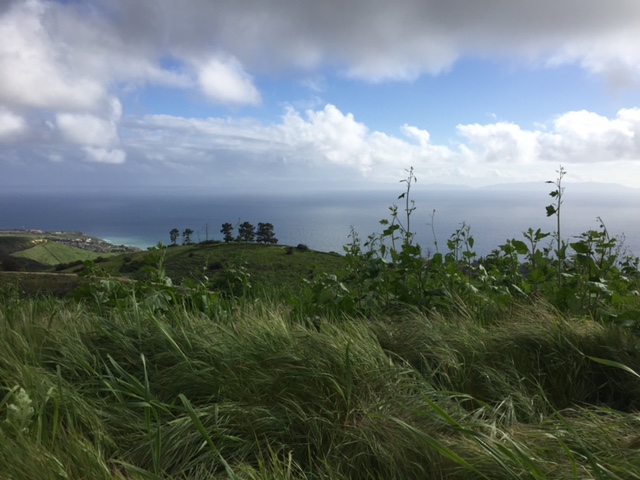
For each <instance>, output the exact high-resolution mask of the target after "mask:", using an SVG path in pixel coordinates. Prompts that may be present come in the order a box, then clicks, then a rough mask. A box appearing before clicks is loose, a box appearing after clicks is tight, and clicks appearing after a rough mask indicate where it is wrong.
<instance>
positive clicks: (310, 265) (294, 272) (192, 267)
mask: <svg viewBox="0 0 640 480" xmlns="http://www.w3.org/2000/svg"><path fill="white" fill-rule="evenodd" d="M288 251H289V252H292V253H287V252H288ZM164 253H165V261H164V267H165V268H166V271H167V274H168V275H169V276H170V277H171V279H172V280H173V281H174V283H176V284H180V283H182V282H183V280H184V279H196V280H197V279H203V278H204V276H206V277H208V278H209V280H211V281H214V282H215V281H216V280H217V279H220V278H221V277H222V276H223V275H225V273H228V272H229V271H230V270H232V269H238V268H242V269H244V270H246V272H247V273H248V274H249V275H250V281H251V283H252V284H254V285H255V286H260V285H261V286H268V287H273V286H278V287H281V288H284V289H288V288H296V287H298V286H299V285H300V283H301V280H302V279H305V278H307V279H309V278H313V276H314V275H317V274H318V273H321V272H325V273H330V272H337V271H339V270H341V269H342V268H343V266H344V257H342V256H340V255H337V254H331V253H324V252H316V251H313V250H309V251H301V250H298V249H296V248H291V247H286V246H282V245H257V244H237V243H229V244H225V243H220V244H211V245H190V246H179V247H172V248H166V249H164ZM152 257H153V254H152V253H151V252H139V253H135V254H128V255H119V256H115V257H112V258H110V259H108V260H107V261H105V262H104V263H100V265H99V266H100V268H102V269H104V270H105V271H107V272H108V273H110V274H112V275H127V276H131V277H133V278H139V279H140V278H144V275H145V274H144V272H143V271H142V268H143V267H144V266H145V265H147V264H149V263H151V264H153V260H152Z"/></svg>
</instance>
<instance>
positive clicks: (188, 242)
mask: <svg viewBox="0 0 640 480" xmlns="http://www.w3.org/2000/svg"><path fill="white" fill-rule="evenodd" d="M191 235H193V230H191V229H190V228H185V229H184V232H182V236H183V237H184V240H183V241H182V244H183V245H191Z"/></svg>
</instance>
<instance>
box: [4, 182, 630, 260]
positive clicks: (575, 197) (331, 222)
mask: <svg viewBox="0 0 640 480" xmlns="http://www.w3.org/2000/svg"><path fill="white" fill-rule="evenodd" d="M571 188H573V187H571ZM549 190H550V188H549V186H548V185H542V186H540V187H535V188H531V187H527V188H515V189H513V188H512V189H504V188H503V189H442V188H440V189H438V188H429V187H426V188H425V189H424V190H419V189H417V188H414V191H413V192H412V196H413V198H414V199H415V206H416V210H415V211H414V213H413V215H412V217H411V228H412V230H414V231H416V232H417V239H418V241H419V243H421V244H422V245H423V247H424V248H425V250H427V251H429V252H431V253H433V252H435V243H434V233H435V239H437V241H438V244H439V249H440V251H446V240H447V239H448V238H449V236H450V235H451V234H453V233H454V232H455V231H456V229H458V228H460V227H461V226H462V223H463V222H465V223H466V224H467V225H470V227H471V234H472V235H473V236H474V239H475V250H476V252H477V253H478V254H479V255H486V254H487V253H489V252H490V251H491V250H493V249H494V248H497V247H498V246H499V245H500V244H502V243H504V241H505V240H506V239H508V238H522V231H523V230H526V229H527V228H529V227H532V228H534V229H535V228H538V227H540V228H542V230H543V231H549V232H552V231H554V230H555V219H554V218H547V217H546V215H545V208H544V207H545V205H548V204H549V203H551V201H552V199H551V198H550V197H549V196H548V191H549ZM398 193H400V192H389V191H386V192H385V191H376V192H373V191H366V192H332V193H308V194H295V195H293V194H291V195H284V194H280V195H276V194H269V195H267V194H258V193H253V194H242V195H241V194H216V193H215V192H206V191H193V190H186V189H183V190H179V189H167V190H155V191H138V192H134V191H126V190H123V191H115V192H114V191H110V192H107V191H93V192H66V193H46V192H41V191H26V190H15V191H4V192H0V229H8V228H20V229H31V228H34V229H41V230H46V231H59V230H67V231H81V232H84V233H86V234H88V235H92V236H95V237H99V238H103V239H105V240H108V241H110V242H112V243H114V244H125V245H132V246H136V247H139V248H142V249H145V248H147V247H150V246H153V245H156V244H157V243H158V242H163V243H164V244H167V243H169V231H170V230H171V229H173V228H178V229H179V230H180V231H181V232H182V231H183V230H184V229H185V228H191V229H192V230H194V232H195V233H194V235H193V236H192V240H194V241H202V240H206V239H221V238H222V235H221V233H220V227H221V225H222V223H224V222H230V223H232V224H234V225H236V224H237V223H238V221H245V220H246V221H249V222H251V223H253V224H254V225H257V223H258V222H270V223H272V224H273V225H274V227H275V228H274V229H275V233H276V237H277V238H278V239H279V243H280V244H285V245H297V244H299V243H304V244H306V245H308V246H309V247H311V248H313V249H316V250H322V251H335V252H340V253H342V252H343V248H342V247H343V245H345V244H347V243H348V242H349V233H350V231H351V227H353V228H354V229H355V231H357V232H358V234H359V236H360V237H361V238H362V239H365V238H366V237H367V236H368V235H369V234H371V233H373V232H380V231H381V230H382V228H383V227H381V226H380V225H379V223H378V222H379V220H380V219H382V218H389V213H390V212H389V206H390V205H392V204H393V203H395V204H397V205H398V207H399V211H400V212H401V213H402V210H403V208H404V204H403V203H402V202H403V200H399V199H398V198H397V197H398ZM562 208H563V213H562V218H563V225H562V228H563V236H564V237H565V238H570V236H572V235H577V234H579V233H581V232H584V231H586V230H589V229H597V228H598V225H599V224H598V223H597V222H596V217H598V216H600V217H601V218H602V219H603V220H604V222H605V223H606V226H607V228H608V230H609V232H610V233H612V234H616V235H619V234H624V235H625V245H627V246H628V247H629V249H630V250H631V251H632V252H633V253H634V254H636V255H640V191H635V190H623V191H616V190H615V189H606V190H605V191H602V190H601V189H597V188H592V189H589V188H588V187H584V186H580V188H578V187H577V186H576V187H575V188H574V189H573V190H569V191H566V192H565V202H564V204H563V206H562ZM434 210H435V213H434V212H433V211H434ZM432 226H433V229H432Z"/></svg>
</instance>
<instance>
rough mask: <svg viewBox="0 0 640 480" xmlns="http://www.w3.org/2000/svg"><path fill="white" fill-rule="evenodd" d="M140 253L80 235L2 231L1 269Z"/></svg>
mask: <svg viewBox="0 0 640 480" xmlns="http://www.w3.org/2000/svg"><path fill="white" fill-rule="evenodd" d="M137 251H139V249H137V248H135V247H128V246H125V245H112V244H110V243H108V242H105V241H104V240H102V239H99V238H95V237H91V236H89V235H85V234H84V233H81V232H43V231H41V230H0V270H5V271H21V270H22V271H24V270H26V271H42V270H46V269H48V267H51V266H54V265H59V264H62V263H71V262H77V261H84V260H95V259H97V258H99V257H101V256H109V255H113V254H118V253H134V252H137Z"/></svg>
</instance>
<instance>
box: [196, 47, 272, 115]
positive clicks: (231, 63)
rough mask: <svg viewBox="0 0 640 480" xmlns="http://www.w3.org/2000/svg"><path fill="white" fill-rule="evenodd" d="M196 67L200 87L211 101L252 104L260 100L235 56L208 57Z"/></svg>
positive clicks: (258, 94)
mask: <svg viewBox="0 0 640 480" xmlns="http://www.w3.org/2000/svg"><path fill="white" fill-rule="evenodd" d="M197 68H198V82H199V85H200V88H201V89H202V91H203V92H204V94H205V95H206V96H207V97H208V98H209V99H210V100H212V101H213V102H216V103H223V104H243V103H246V104H254V105H255V104H258V103H259V102H260V93H258V90H257V89H256V87H255V86H254V85H253V82H252V80H251V77H250V76H249V75H248V74H247V73H246V72H245V71H244V70H243V69H242V65H240V63H239V62H238V61H237V60H236V59H235V58H231V57H228V58H225V57H221V58H210V59H208V60H207V61H205V62H203V63H201V64H199V65H197Z"/></svg>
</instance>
